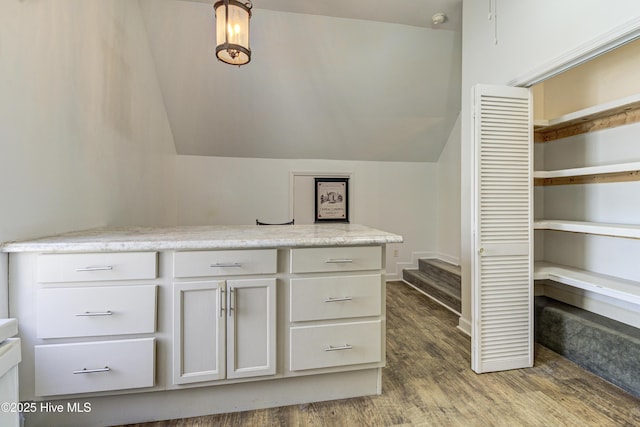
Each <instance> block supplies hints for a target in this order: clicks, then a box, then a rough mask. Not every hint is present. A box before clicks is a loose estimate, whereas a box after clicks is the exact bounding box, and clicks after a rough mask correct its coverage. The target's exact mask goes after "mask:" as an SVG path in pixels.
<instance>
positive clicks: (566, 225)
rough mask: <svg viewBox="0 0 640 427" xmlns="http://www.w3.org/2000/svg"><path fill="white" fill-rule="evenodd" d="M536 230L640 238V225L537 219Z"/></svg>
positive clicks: (534, 225) (534, 226)
mask: <svg viewBox="0 0 640 427" xmlns="http://www.w3.org/2000/svg"><path fill="white" fill-rule="evenodd" d="M533 228H534V229H536V230H555V231H569V232H573V233H584V234H597V235H601V236H612V237H626V238H631V239H640V225H631V224H611V223H601V222H585V221H562V220H537V221H534V223H533Z"/></svg>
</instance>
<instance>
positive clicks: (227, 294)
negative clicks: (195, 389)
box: [173, 250, 276, 384]
mask: <svg viewBox="0 0 640 427" xmlns="http://www.w3.org/2000/svg"><path fill="white" fill-rule="evenodd" d="M247 252H248V253H247ZM275 255H276V251H275V250H261V251H201V252H177V253H176V254H175V258H174V264H175V273H176V275H180V276H181V277H191V276H192V275H195V276H201V275H203V273H205V272H207V271H209V275H212V273H211V269H214V272H216V271H217V270H218V269H220V268H224V269H231V272H232V273H237V272H238V271H239V269H243V271H244V273H245V274H247V272H251V273H254V274H259V273H264V272H275V269H276V258H275ZM223 264H224V265H225V267H220V265H223ZM211 265H214V267H210V266H211ZM226 266H229V267H226ZM214 274H215V273H214ZM227 274H228V272H227ZM232 277H233V276H232ZM173 289H174V290H173V303H174V325H173V382H174V384H187V383H195V382H205V381H212V380H220V379H234V378H245V377H256V376H263V375H273V374H275V373H276V279H275V278H234V279H226V278H223V279H221V280H206V281H198V282H175V283H174V285H173Z"/></svg>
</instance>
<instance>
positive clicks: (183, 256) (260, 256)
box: [173, 249, 277, 277]
mask: <svg viewBox="0 0 640 427" xmlns="http://www.w3.org/2000/svg"><path fill="white" fill-rule="evenodd" d="M276 260H277V250H276V249H256V250H235V251H189V252H176V253H175V254H174V258H173V262H174V275H175V277H203V276H238V275H242V274H273V273H275V272H276V268H277V262H276Z"/></svg>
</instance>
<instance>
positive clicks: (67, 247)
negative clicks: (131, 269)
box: [0, 223, 403, 252]
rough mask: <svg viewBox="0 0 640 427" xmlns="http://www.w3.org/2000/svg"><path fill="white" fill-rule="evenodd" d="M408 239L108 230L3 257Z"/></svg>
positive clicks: (238, 230) (372, 233)
mask: <svg viewBox="0 0 640 427" xmlns="http://www.w3.org/2000/svg"><path fill="white" fill-rule="evenodd" d="M402 240H403V238H402V236H400V235H397V234H393V233H388V232H385V231H380V230H376V229H374V228H370V227H366V226H364V225H358V224H341V223H340V224H313V225H269V226H256V225H245V226H242V225H238V226H178V227H104V228H95V229H90V230H83V231H74V232H69V233H64V234H59V235H56V236H50V237H43V238H39V239H32V240H25V241H17V242H6V243H3V244H2V245H0V251H2V252H107V251H109V252H112V251H115V252H118V251H122V252H125V251H147V250H182V249H252V248H281V247H309V246H348V245H376V244H386V243H402Z"/></svg>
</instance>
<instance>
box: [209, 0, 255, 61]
mask: <svg viewBox="0 0 640 427" xmlns="http://www.w3.org/2000/svg"><path fill="white" fill-rule="evenodd" d="M252 7H253V4H251V1H248V2H246V3H241V2H239V1H236V0H221V1H218V2H216V3H215V4H214V5H213V9H214V11H215V15H216V56H217V57H218V59H219V60H220V61H222V62H226V63H227V64H231V65H244V64H246V63H248V62H249V61H251V49H250V48H249V19H250V18H251V8H252Z"/></svg>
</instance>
